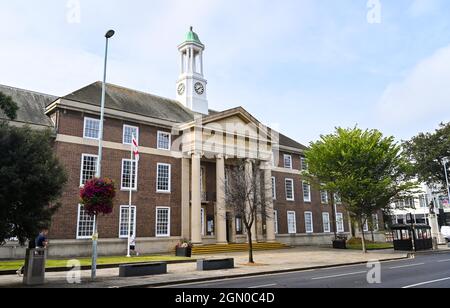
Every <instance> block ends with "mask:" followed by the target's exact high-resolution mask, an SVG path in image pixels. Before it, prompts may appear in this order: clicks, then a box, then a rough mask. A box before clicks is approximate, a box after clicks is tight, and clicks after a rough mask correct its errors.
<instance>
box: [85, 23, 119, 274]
mask: <svg viewBox="0 0 450 308" xmlns="http://www.w3.org/2000/svg"><path fill="white" fill-rule="evenodd" d="M114 34H115V31H114V30H109V31H108V32H106V34H105V38H106V47H105V65H104V68H103V84H102V101H101V107H100V128H99V141H98V161H97V171H96V174H95V176H96V177H97V178H100V177H101V174H102V156H103V123H104V121H105V96H106V67H107V64H108V43H109V39H110V38H112V37H113V36H114ZM97 218H98V217H97V216H96V217H95V219H94V234H93V235H92V268H91V278H92V280H94V279H95V277H96V276H97V242H98V219H97Z"/></svg>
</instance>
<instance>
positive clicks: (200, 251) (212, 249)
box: [192, 242, 289, 255]
mask: <svg viewBox="0 0 450 308" xmlns="http://www.w3.org/2000/svg"><path fill="white" fill-rule="evenodd" d="M287 248H289V246H287V245H285V244H281V243H278V242H275V243H253V250H254V251H264V250H279V249H287ZM245 251H248V244H247V243H244V244H228V245H227V244H225V245H204V246H194V247H193V248H192V254H193V255H207V254H220V253H229V252H245Z"/></svg>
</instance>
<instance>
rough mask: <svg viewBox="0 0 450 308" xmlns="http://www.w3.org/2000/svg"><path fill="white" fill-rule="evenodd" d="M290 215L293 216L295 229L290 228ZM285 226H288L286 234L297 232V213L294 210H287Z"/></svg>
mask: <svg viewBox="0 0 450 308" xmlns="http://www.w3.org/2000/svg"><path fill="white" fill-rule="evenodd" d="M292 216H293V217H294V227H295V230H291V226H290V224H289V222H290V220H289V218H291V217H292ZM287 226H288V234H297V213H296V212H294V211H288V212H287ZM291 231H292V232H291Z"/></svg>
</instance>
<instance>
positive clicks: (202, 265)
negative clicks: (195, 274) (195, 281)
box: [197, 259, 234, 271]
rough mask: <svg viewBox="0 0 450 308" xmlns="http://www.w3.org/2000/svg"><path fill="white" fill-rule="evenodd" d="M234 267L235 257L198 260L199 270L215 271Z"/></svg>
mask: <svg viewBox="0 0 450 308" xmlns="http://www.w3.org/2000/svg"><path fill="white" fill-rule="evenodd" d="M232 268H234V259H211V260H198V261H197V270H198V271H213V270H221V269H232Z"/></svg>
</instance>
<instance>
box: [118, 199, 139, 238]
mask: <svg viewBox="0 0 450 308" xmlns="http://www.w3.org/2000/svg"><path fill="white" fill-rule="evenodd" d="M122 209H127V211H128V212H129V211H130V206H129V205H121V206H120V212H119V238H120V239H127V238H128V234H126V235H121V234H120V231H121V230H120V227H121V225H122ZM136 211H137V208H136V206H135V205H132V206H131V212H132V213H133V214H134V215H133V218H132V219H131V221H132V225H133V231H132V232H133V234H134V236H136V218H137V212H136ZM128 222H129V221H128V220H127V221H124V222H123V223H126V224H127V229H128ZM133 222H134V223H133Z"/></svg>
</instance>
